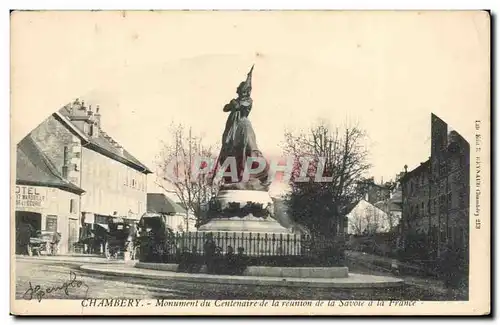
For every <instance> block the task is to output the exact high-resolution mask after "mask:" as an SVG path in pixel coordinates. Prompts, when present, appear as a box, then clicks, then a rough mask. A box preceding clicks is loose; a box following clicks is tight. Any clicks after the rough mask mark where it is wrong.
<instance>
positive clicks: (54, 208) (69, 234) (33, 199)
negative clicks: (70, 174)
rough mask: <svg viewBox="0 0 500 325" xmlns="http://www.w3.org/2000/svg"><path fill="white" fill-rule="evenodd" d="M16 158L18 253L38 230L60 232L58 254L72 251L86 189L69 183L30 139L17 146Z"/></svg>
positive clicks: (76, 236) (27, 138) (76, 237)
mask: <svg viewBox="0 0 500 325" xmlns="http://www.w3.org/2000/svg"><path fill="white" fill-rule="evenodd" d="M16 158H17V161H16V170H17V173H16V186H15V225H16V253H23V252H22V251H23V247H22V246H23V242H24V243H25V244H26V243H27V241H28V240H29V238H30V237H33V236H35V235H36V231H44V232H58V233H59V234H60V235H61V241H60V242H59V252H60V253H62V254H65V253H67V252H69V251H70V250H71V249H70V248H71V247H72V246H73V244H74V243H76V242H77V241H78V224H79V216H80V195H81V194H83V193H84V191H83V189H81V188H80V187H79V186H77V185H75V184H73V183H71V182H69V181H68V180H66V179H65V178H64V177H63V176H62V174H61V173H60V172H59V171H58V170H57V169H56V168H55V167H54V166H53V165H52V164H51V163H50V160H49V159H48V157H47V156H46V155H45V154H44V153H43V152H42V151H41V149H40V148H39V147H38V146H37V145H36V143H35V142H34V141H33V139H32V138H31V137H30V136H27V137H26V138H24V139H23V140H22V141H21V142H20V143H19V144H18V146H17V157H16ZM22 229H28V231H27V232H24V231H23V230H22ZM23 237H24V238H23ZM26 253H27V252H26Z"/></svg>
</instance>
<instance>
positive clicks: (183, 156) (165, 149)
mask: <svg viewBox="0 0 500 325" xmlns="http://www.w3.org/2000/svg"><path fill="white" fill-rule="evenodd" d="M186 133H187V134H186ZM170 136H171V141H169V142H162V148H161V150H160V153H159V155H158V156H157V163H156V167H157V173H156V174H157V180H156V184H157V185H158V186H159V187H161V188H162V189H163V190H165V191H166V192H170V193H175V194H176V195H177V197H178V198H179V201H180V203H181V204H182V205H183V206H184V208H185V209H186V217H185V223H186V231H189V221H192V220H193V219H194V220H195V221H196V222H197V223H199V222H200V220H201V219H202V217H203V211H202V207H203V206H204V205H206V204H208V201H209V200H210V198H212V197H213V196H215V195H216V194H217V193H216V192H217V190H218V188H219V183H218V181H217V180H215V181H214V180H213V179H212V175H213V168H212V166H211V165H212V164H213V163H214V162H215V158H216V157H215V155H214V152H216V148H215V147H214V146H205V145H204V144H203V143H202V139H201V137H194V136H193V135H192V131H191V128H189V129H188V131H187V132H186V130H185V128H184V126H183V125H181V124H179V125H172V126H171V127H170ZM200 171H201V172H200ZM190 212H191V213H192V214H193V216H194V218H192V217H190Z"/></svg>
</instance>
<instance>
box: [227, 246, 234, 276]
mask: <svg viewBox="0 0 500 325" xmlns="http://www.w3.org/2000/svg"><path fill="white" fill-rule="evenodd" d="M226 267H227V269H226V270H227V272H228V273H229V274H235V273H236V256H235V255H234V249H233V247H232V246H227V251H226Z"/></svg>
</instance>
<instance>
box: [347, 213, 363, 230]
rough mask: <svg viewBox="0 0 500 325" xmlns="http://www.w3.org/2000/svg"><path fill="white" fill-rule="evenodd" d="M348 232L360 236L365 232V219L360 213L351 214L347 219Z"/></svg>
mask: <svg viewBox="0 0 500 325" xmlns="http://www.w3.org/2000/svg"><path fill="white" fill-rule="evenodd" d="M348 222H349V226H348V227H349V232H350V233H351V234H353V235H362V234H363V231H364V230H365V228H366V227H365V223H366V221H365V218H364V216H363V215H362V214H361V213H353V214H351V215H350V218H349V221H348Z"/></svg>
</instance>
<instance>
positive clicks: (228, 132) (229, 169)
mask: <svg viewBox="0 0 500 325" xmlns="http://www.w3.org/2000/svg"><path fill="white" fill-rule="evenodd" d="M253 68H254V67H253V66H252V68H251V69H250V72H248V74H247V78H246V80H245V81H243V82H241V83H240V85H239V86H238V88H237V90H236V93H237V95H238V96H237V98H234V99H232V100H231V101H230V102H229V103H228V104H226V105H225V106H224V108H223V111H224V112H228V113H229V116H228V118H227V122H226V128H225V130H224V133H223V135H222V146H221V151H220V154H219V156H218V159H217V163H216V166H215V168H216V170H215V171H216V173H214V175H215V174H218V175H222V185H221V187H220V190H219V191H218V195H217V196H216V197H215V198H214V199H212V201H211V202H210V204H209V207H208V211H207V219H208V221H207V222H206V223H205V224H203V225H201V226H200V227H199V228H198V231H200V232H236V233H238V234H239V236H243V237H246V236H247V235H248V234H249V233H252V235H255V234H256V233H257V234H259V233H260V234H262V236H267V235H269V236H272V235H276V234H281V235H283V234H290V233H291V231H290V230H289V229H287V228H285V227H283V226H282V225H281V224H280V223H279V222H278V221H277V220H276V219H275V218H274V206H273V200H272V199H271V197H270V195H269V192H268V189H269V185H270V181H269V176H268V172H269V164H268V163H267V161H266V160H265V158H264V156H263V155H262V152H261V151H260V150H259V147H258V145H257V137H256V135H255V132H254V129H253V127H252V123H251V122H250V119H249V114H250V112H251V110H252V107H253V100H252V98H251V92H252V73H253ZM261 164H262V165H261Z"/></svg>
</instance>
